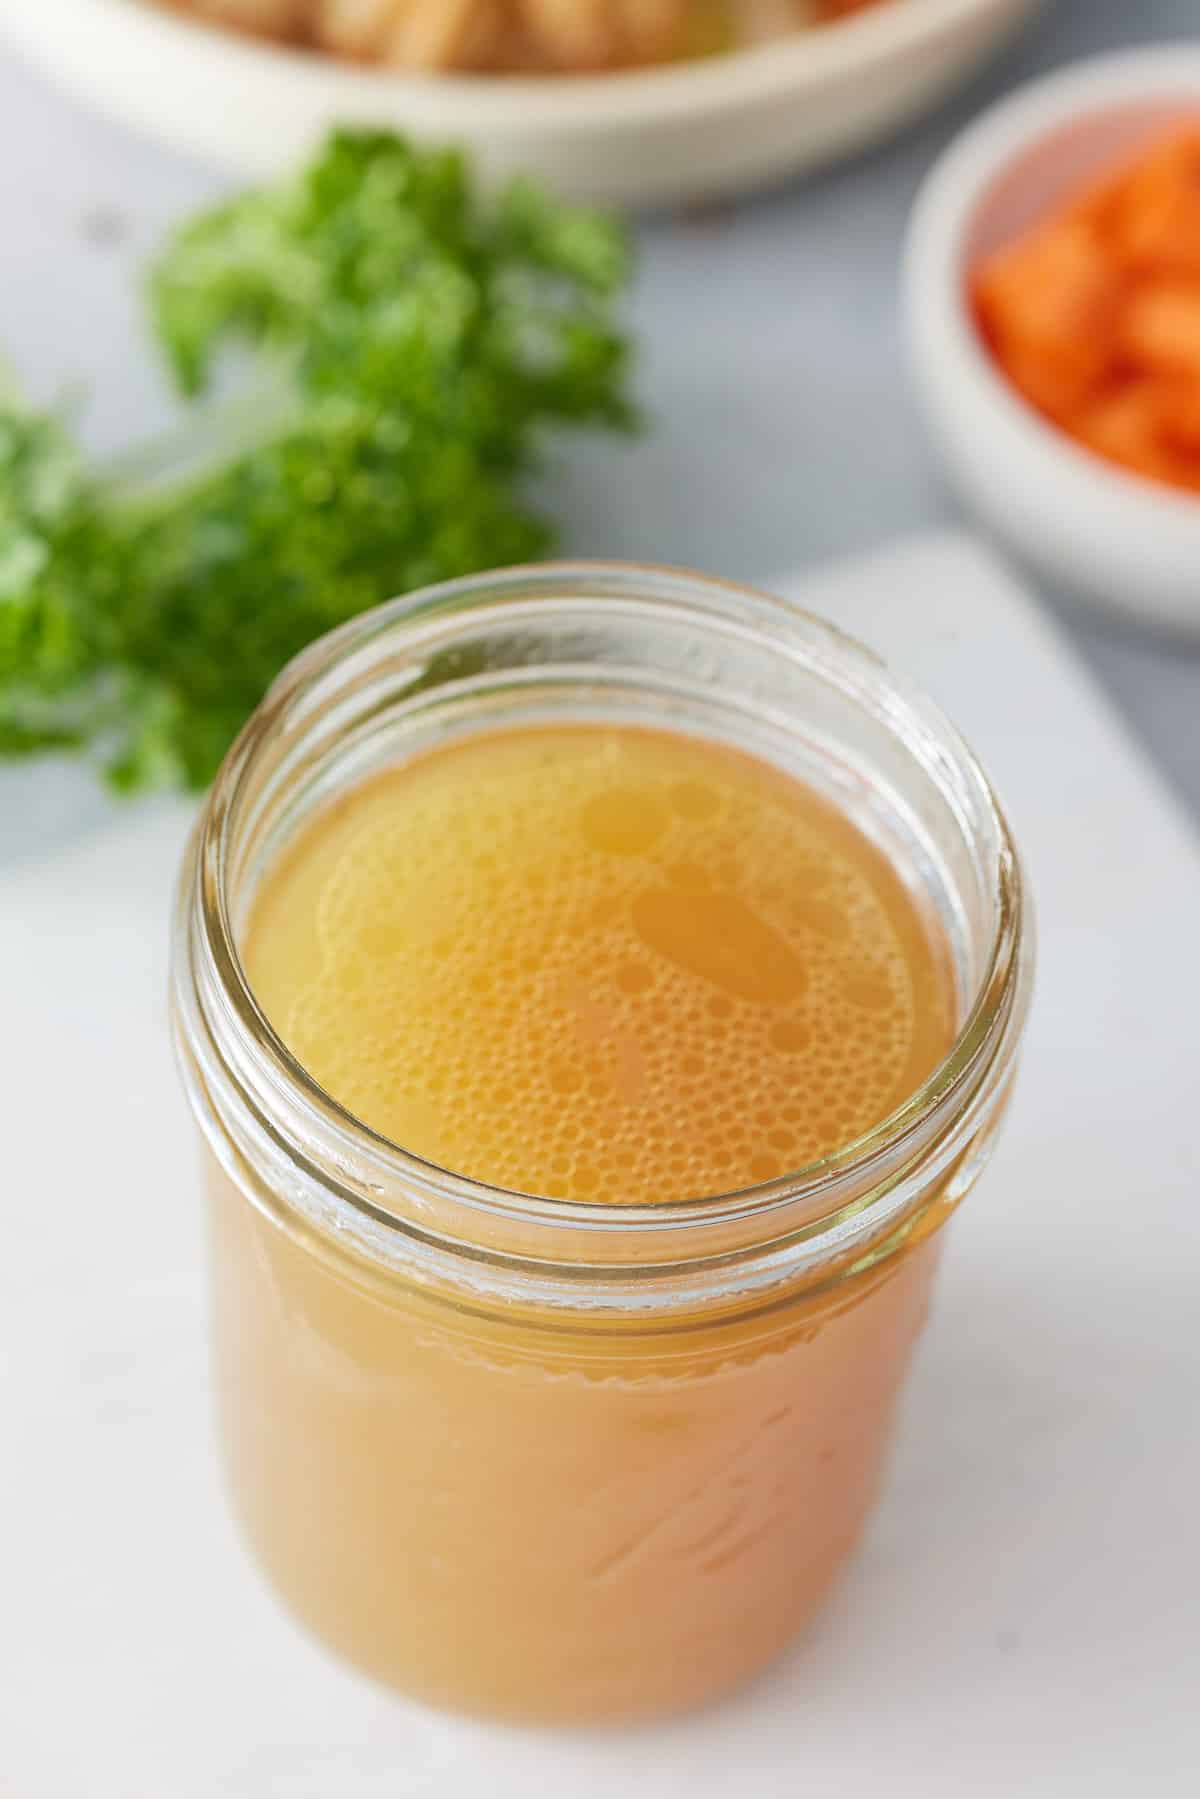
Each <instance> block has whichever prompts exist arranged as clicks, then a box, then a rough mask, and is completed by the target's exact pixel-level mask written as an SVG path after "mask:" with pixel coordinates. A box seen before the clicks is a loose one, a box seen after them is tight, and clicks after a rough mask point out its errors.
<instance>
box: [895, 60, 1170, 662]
mask: <svg viewBox="0 0 1200 1799" xmlns="http://www.w3.org/2000/svg"><path fill="white" fill-rule="evenodd" d="M905 310H906V324H907V333H908V339H909V346H910V352H911V357H912V362H913V368H914V372H915V376H916V380H917V384H918V388H919V390H920V394H921V397H922V400H923V402H924V404H925V409H926V413H927V416H928V420H929V423H930V426H931V429H932V431H933V434H934V437H935V440H936V442H937V445H938V447H939V449H940V451H941V453H942V456H943V459H944V462H945V465H946V468H947V471H948V474H949V476H950V478H951V480H952V481H953V483H954V485H955V486H956V487H957V489H958V490H959V492H960V494H961V495H962V497H963V498H964V499H965V500H966V502H967V503H968V505H969V506H970V507H971V508H972V509H973V510H974V511H976V512H977V513H978V514H979V516H980V517H981V518H982V520H983V521H984V522H985V523H986V524H987V525H988V526H990V527H991V528H992V530H993V531H994V532H995V533H996V534H997V535H998V536H1000V537H1001V538H1002V539H1003V540H1004V541H1005V542H1006V543H1007V544H1008V545H1009V546H1010V547H1011V548H1012V549H1014V550H1015V551H1016V552H1017V553H1018V554H1020V555H1021V556H1023V557H1024V558H1025V559H1026V560H1027V561H1028V562H1029V563H1030V564H1031V565H1032V566H1033V567H1034V568H1035V569H1036V570H1037V571H1039V572H1040V573H1041V574H1042V575H1044V576H1045V577H1047V578H1048V579H1049V580H1050V581H1052V582H1053V583H1055V584H1056V585H1058V586H1061V587H1063V588H1066V589H1069V590H1071V591H1073V592H1075V593H1076V594H1078V595H1080V596H1082V597H1086V598H1090V599H1092V600H1094V601H1097V602H1099V603H1100V604H1101V605H1103V606H1105V607H1106V608H1108V609H1109V610H1113V611H1119V612H1122V613H1125V614H1127V615H1132V616H1135V617H1137V618H1140V619H1142V620H1147V621H1154V622H1157V623H1160V624H1165V625H1168V626H1173V627H1176V628H1180V629H1184V630H1191V631H1197V630H1200V49H1198V48H1197V47H1196V46H1194V45H1171V46H1164V47H1163V48H1161V49H1153V50H1142V51H1134V52H1128V53H1123V54H1119V55H1116V56H1106V57H1101V58H1098V59H1096V60H1095V61H1092V62H1088V63H1084V64H1081V65H1077V66H1076V67H1074V68H1071V69H1068V70H1066V71H1064V72H1062V73H1060V74H1057V75H1053V76H1050V77H1049V78H1047V79H1045V80H1043V81H1039V82H1036V83H1034V84H1033V85H1032V86H1030V87H1028V88H1026V89H1024V90H1023V91H1021V92H1019V93H1018V94H1016V95H1014V96H1013V97H1011V98H1010V99H1008V100H1006V101H1003V102H1001V104H1000V105H998V106H996V107H994V108H993V109H992V110H991V111H989V112H988V113H986V114H984V115H983V116H982V117H981V118H980V119H979V120H977V121H976V123H975V124H974V125H972V126H971V127H970V128H969V129H968V130H967V131H966V132H965V133H964V134H963V135H962V136H961V137H960V138H959V139H958V140H957V141H956V142H955V143H954V144H953V145H952V146H951V147H950V149H949V150H948V151H947V152H946V154H945V155H944V156H943V158H942V159H941V161H940V162H939V163H938V165H937V166H936V167H935V169H934V170H933V172H932V174H931V175H930V177H929V179H928V181H927V183H926V186H925V189H924V191H923V192H922V194H921V196H920V197H919V199H918V202H917V206H916V209H915V211H914V214H913V220H912V224H911V227H910V232H909V241H908V247H907V253H906V269H905Z"/></svg>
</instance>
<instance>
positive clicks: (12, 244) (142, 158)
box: [0, 0, 1200, 866]
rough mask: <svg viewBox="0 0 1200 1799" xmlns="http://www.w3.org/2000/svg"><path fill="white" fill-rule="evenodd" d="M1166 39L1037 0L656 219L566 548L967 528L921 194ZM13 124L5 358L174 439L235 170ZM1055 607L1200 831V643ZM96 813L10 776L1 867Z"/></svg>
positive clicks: (765, 569) (48, 96)
mask: <svg viewBox="0 0 1200 1799" xmlns="http://www.w3.org/2000/svg"><path fill="white" fill-rule="evenodd" d="M1172 37H1173V38H1189V39H1192V40H1196V41H1200V18H1198V17H1197V12H1196V8H1195V3H1194V0H1142V4H1141V5H1139V6H1138V7H1136V8H1134V7H1130V6H1129V5H1128V4H1126V0H1047V6H1046V11H1045V13H1044V15H1043V17H1042V18H1041V20H1040V21H1039V22H1038V24H1037V25H1036V26H1035V27H1034V28H1033V29H1032V30H1031V31H1029V32H1027V33H1026V34H1025V36H1024V37H1023V39H1022V40H1021V42H1020V44H1019V45H1017V46H1016V47H1015V48H1014V49H1012V50H1011V51H1010V52H1009V53H1008V54H1007V55H1006V57H1005V58H1004V59H1003V61H1002V62H1001V63H999V64H998V65H996V66H994V67H993V68H992V69H991V70H990V71H989V72H988V74H987V75H986V76H985V77H984V78H982V79H981V80H978V81H976V82H975V83H974V85H973V86H972V88H971V90H970V91H969V92H968V93H967V94H965V95H962V96H959V97H958V98H957V99H956V100H955V101H954V102H953V103H951V104H950V105H949V106H947V107H944V108H942V109H941V110H940V111H939V112H938V113H937V114H936V115H935V116H934V117H933V118H932V119H930V120H928V121H926V122H924V123H923V124H921V125H919V126H917V127H915V128H913V129H911V130H909V131H908V132H907V133H906V134H905V135H904V136H902V137H901V138H900V139H899V140H898V141H896V142H893V143H890V144H888V145H885V146H883V147H881V148H880V149H878V150H875V151H872V152H870V153H869V154H867V155H864V156H860V157H858V158H856V159H854V160H853V161H851V162H850V163H848V164H846V165H843V166H842V167H840V168H838V169H835V170H833V171H830V172H827V173H825V174H822V175H819V176H817V177H815V178H812V179H809V180H806V181H802V182H796V183H794V184H793V185H791V186H790V187H789V188H787V189H785V190H783V191H782V192H779V193H776V194H774V195H771V196H768V197H766V198H763V199H760V200H757V201H754V202H751V203H747V204H744V205H742V206H739V207H736V208H730V209H722V210H720V211H713V212H705V211H698V212H696V213H694V214H687V215H682V216H671V217H662V218H657V219H652V220H648V221H646V222H645V223H644V225H643V227H642V243H643V257H642V269H641V279H640V284H639V289H638V293H637V296H636V300H635V314H636V326H637V330H638V334H639V338H640V341H641V343H642V345H643V347H644V352H643V365H642V374H641V388H642V392H643V395H644V398H645V400H646V402H647V404H648V407H649V409H650V412H651V414H652V418H653V428H652V430H651V432H650V433H649V434H648V435H647V437H646V438H645V440H644V441H643V442H641V443H640V444H638V445H637V446H636V447H634V448H632V449H630V448H628V447H627V446H623V445H622V446H620V447H614V446H612V445H610V444H606V443H600V442H596V443H589V444H586V445H583V446H581V447H572V449H571V450H570V452H569V453H568V454H567V455H566V457H565V460H564V463H563V465H561V466H560V467H559V468H557V469H556V470H555V471H554V474H553V481H554V496H553V505H554V509H555V511H556V512H557V513H558V514H559V515H560V516H561V517H563V518H564V519H565V522H566V544H567V547H568V548H569V549H570V550H571V551H573V552H577V553H579V554H584V555H609V556H620V557H639V558H647V559H652V560H655V561H666V562H682V563H688V564H691V565H693V566H697V567H702V568H706V569H710V570H713V571H715V572H718V573H723V574H727V575H733V576H737V577H739V578H741V579H744V580H749V581H758V582H769V581H770V579H771V577H772V576H773V575H774V574H776V573H778V572H779V571H782V570H785V569H786V570H795V569H796V568H797V567H798V566H802V565H805V564H809V563H812V564H815V563H818V562H822V561H827V560H829V559H831V558H835V557H838V556H841V555H843V554H846V553H848V552H851V551H855V550H861V549H864V548H868V547H870V546H872V545H875V544H877V543H882V542H884V541H885V540H887V539H889V538H892V537H895V536H897V535H900V534H902V533H906V532H910V531H913V530H915V529H918V528H920V527H923V526H929V525H934V524H939V523H945V522H947V521H951V520H953V518H954V517H955V506H954V503H953V501H952V500H951V499H950V498H949V497H948V496H947V495H946V494H945V492H944V491H943V489H942V487H941V484H940V481H939V478H938V474H937V471H936V468H935V467H934V464H933V461H932V458H931V456H930V454H929V451H928V448H927V446H926V443H925V440H924V437H923V433H922V431H921V428H920V425H919V422H918V419H917V415H916V410H915V407H914V404H913V399H912V396H911V393H910V391H909V386H908V381H907V378H906V372H905V369H904V367H903V361H902V356H901V349H900V338H899V327H898V320H897V307H896V287H897V264H898V254H899V246H900V241H901V237H902V233H903V229H904V223H905V219H906V217H907V214H908V209H909V205H910V202H911V199H912V196H913V194H914V192H915V190H916V188H917V185H918V183H919V182H920V180H921V177H922V175H923V174H924V172H925V171H926V169H927V168H928V167H929V165H930V163H931V161H932V160H933V158H934V156H935V155H936V154H937V152H938V150H939V149H940V148H941V146H942V145H943V144H944V143H945V142H946V140H947V139H948V137H949V136H950V135H951V134H952V133H953V132H954V131H955V130H956V129H957V128H958V127H959V126H960V125H961V124H962V123H963V122H964V121H965V120H966V119H967V118H968V117H969V116H970V115H971V114H972V113H973V112H974V111H975V110H976V109H977V108H978V107H979V106H980V105H981V104H983V103H985V102H986V101H987V100H989V99H990V98H992V97H993V96H994V95H995V94H998V93H999V92H1001V91H1003V90H1004V89H1006V88H1008V87H1010V86H1012V85H1013V84H1014V83H1016V82H1018V81H1021V80H1024V79H1026V78H1028V77H1029V76H1030V75H1033V74H1036V73H1037V72H1038V71H1040V70H1042V69H1047V68H1050V67H1053V66H1056V65H1058V64H1060V63H1062V62H1065V61H1068V60H1070V59H1072V58H1075V57H1078V56H1082V55H1086V54H1088V53H1090V52H1094V51H1099V50H1102V49H1106V48H1112V47H1115V46H1118V45H1122V44H1132V43H1136V42H1149V41H1153V40H1162V39H1169V38H1172ZM0 121H3V132H4V140H5V142H6V143H7V145H8V146H9V149H10V154H9V155H8V156H6V157H5V158H4V159H3V160H2V161H0V209H2V216H3V218H4V221H5V236H4V248H3V252H2V267H3V279H2V280H0V346H2V347H3V353H4V355H5V357H6V358H7V359H8V360H9V361H10V362H11V364H12V365H13V366H14V368H15V369H16V370H17V371H18V373H19V375H20V378H21V380H22V381H23V383H24V384H25V385H26V387H27V389H28V390H29V391H30V393H31V394H32V395H33V396H35V397H36V398H38V399H42V398H45V397H49V396H52V395H55V394H60V393H62V392H63V391H64V390H70V389H71V388H72V387H74V386H75V385H76V384H79V383H82V384H84V386H85V387H86V390H87V393H88V401H87V406H86V410H85V412H84V414H83V421H84V429H85V432H86V435H87V437H88V440H89V442H91V443H92V444H93V445H94V446H95V447H96V448H97V449H99V450H103V449H106V448H109V447H114V446H116V445H117V444H120V443H122V442H126V441H128V440H130V439H131V438H134V437H137V436H139V435H140V434H142V433H143V432H145V431H147V430H149V429H151V428H153V427H154V426H155V425H156V424H159V423H161V422H163V420H164V419H165V416H166V412H167V405H168V402H167V399H166V396H165V393H164V391H163V389H162V386H161V382H160V378H159V374H158V371H157V369H156V367H155V364H154V362H153V360H152V358H151V357H150V356H148V355H147V354H146V350H145V345H144V340H143V337H142V332H141V325H140V321H139V318H138V313H137V301H136V294H137V287H136V279H135V274H136V269H137V267H138V265H139V263H140V262H141V261H142V259H143V258H144V257H145V256H146V254H147V253H148V252H149V250H150V249H151V248H152V246H153V244H154V242H155V240H156V238H157V237H158V235H159V234H160V233H161V232H162V231H163V230H164V229H165V228H166V227H167V225H168V224H169V223H170V222H171V221H172V220H173V219H174V218H176V217H177V216H179V215H180V214H181V213H183V212H185V211H186V210H187V209H188V208H189V207H193V206H195V205H197V204H199V203H201V202H202V201H203V200H204V199H205V198H206V197H208V196H209V195H212V194H214V193H216V192H217V191H218V190H219V188H220V186H221V178H220V177H219V176H217V175H216V174H214V173H213V172H212V171H208V170H205V169H203V168H200V167H197V166H195V165H191V164H188V163H185V162H182V161H179V160H176V159H174V158H172V157H171V156H169V155H167V154H166V153H165V152H162V151H160V150H158V149H156V148H155V147H154V146H152V145H148V144H145V143H142V142H140V141H138V140H136V139H134V138H132V137H130V136H128V135H127V134H126V133H125V132H124V131H122V130H119V129H117V128H115V127H113V126H110V125H108V124H107V123H104V122H102V121H99V120H97V119H94V118H92V117H91V116H89V115H86V114H84V113H82V112H80V111H79V110H78V109H77V108H76V107H75V106H74V105H72V104H71V103H70V102H68V101H67V100H65V99H63V98H62V97H61V96H59V95H58V94H57V93H56V92H55V91H54V90H53V89H52V88H51V87H50V86H48V85H47V84H46V83H45V82H44V81H43V80H42V79H41V78H40V77H37V76H35V75H33V74H32V73H30V72H29V71H28V70H26V69H25V68H24V67H23V66H21V65H20V64H19V63H17V62H15V61H11V60H5V59H4V58H0ZM16 144H19V145H20V146H21V152H22V153H21V155H20V157H17V156H16V155H14V154H12V153H11V151H12V146H14V145H16ZM1047 597H1048V598H1051V600H1052V603H1053V604H1055V605H1056V609H1057V610H1059V611H1061V613H1062V616H1063V618H1064V621H1065V623H1066V627H1067V630H1068V632H1069V634H1070V636H1071V638H1072V639H1073V641H1074V643H1075V645H1076V647H1077V649H1078V650H1079V651H1080V652H1081V653H1082V655H1083V657H1084V659H1085V660H1086V661H1087V662H1088V663H1089V664H1090V665H1091V666H1092V667H1093V669H1094V670H1095V671H1096V673H1098V675H1099V676H1100V678H1101V680H1102V681H1103V682H1104V683H1105V684H1106V685H1107V686H1108V687H1109V689H1110V690H1111V691H1112V693H1113V694H1114V696H1115V698H1116V700H1117V702H1118V704H1119V705H1120V706H1121V707H1122V708H1123V709H1124V711H1125V712H1126V714H1127V715H1128V716H1129V718H1130V719H1131V721H1132V723H1133V725H1134V727H1135V729H1136V730H1137V731H1138V732H1139V733H1140V734H1141V735H1142V737H1143V738H1144V739H1145V741H1146V742H1147V744H1148V745H1149V748H1150V750H1151V752H1152V754H1153V755H1154V757H1155V758H1156V759H1157V761H1158V762H1159V764H1160V765H1161V767H1162V768H1163V769H1164V771H1165V772H1166V774H1167V776H1168V778H1169V779H1170V780H1172V781H1173V782H1174V784H1175V786H1176V788H1177V790H1178V791H1180V792H1181V793H1182V795H1183V796H1184V798H1185V800H1186V802H1187V803H1188V804H1189V805H1190V806H1191V808H1192V810H1193V812H1194V813H1195V814H1200V644H1194V645H1185V644H1183V643H1180V642H1171V641H1166V640H1164V639H1162V638H1155V637H1153V636H1151V635H1149V634H1141V635H1139V634H1137V633H1135V632H1134V631H1133V630H1132V629H1130V628H1128V627H1118V626H1116V625H1112V626H1109V625H1107V624H1102V623H1098V622H1096V621H1095V620H1094V619H1093V618H1091V617H1088V618H1084V617H1082V616H1077V615H1075V614H1074V613H1072V611H1071V609H1070V608H1069V607H1068V606H1067V605H1066V604H1065V603H1062V602H1057V601H1054V600H1053V597H1052V596H1047ZM103 804H104V802H103V801H102V800H101V799H100V798H99V797H98V796H97V795H95V794H94V793H93V791H92V789H91V788H90V787H89V786H88V785H87V784H86V783H85V782H83V781H82V780H81V779H80V777H79V776H78V775H77V774H76V773H75V772H74V771H66V770H62V769H58V768H54V767H47V766H44V765H43V766H41V767H38V768H34V769H21V770H19V771H12V770H5V771H4V772H3V773H0V866H3V864H4V863H5V862H6V861H8V862H12V861H15V860H24V859H26V858H27V857H28V856H29V855H30V854H32V853H34V852H36V851H40V850H41V849H43V848H45V847H49V845H50V844H52V843H54V842H59V841H62V840H63V839H64V838H68V837H70V836H71V835H73V834H74V833H76V832H77V831H78V830H80V829H82V828H85V827H86V825H87V824H88V823H89V822H90V821H94V820H95V819H96V818H97V817H98V815H99V809H100V808H101V807H102V806H103Z"/></svg>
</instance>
